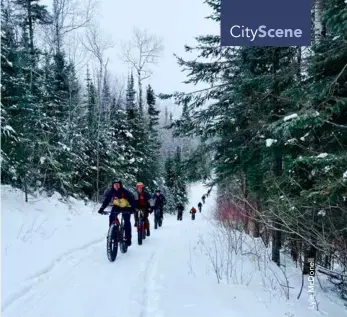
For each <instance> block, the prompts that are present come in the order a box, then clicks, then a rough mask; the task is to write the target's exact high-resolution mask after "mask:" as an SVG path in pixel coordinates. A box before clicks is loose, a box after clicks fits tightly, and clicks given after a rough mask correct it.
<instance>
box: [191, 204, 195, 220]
mask: <svg viewBox="0 0 347 317" xmlns="http://www.w3.org/2000/svg"><path fill="white" fill-rule="evenodd" d="M190 213H191V214H192V219H195V214H196V209H195V207H193V208H192V209H190Z"/></svg>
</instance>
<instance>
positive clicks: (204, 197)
mask: <svg viewBox="0 0 347 317" xmlns="http://www.w3.org/2000/svg"><path fill="white" fill-rule="evenodd" d="M205 199H206V196H205V195H203V196H202V197H201V200H202V202H203V203H205Z"/></svg>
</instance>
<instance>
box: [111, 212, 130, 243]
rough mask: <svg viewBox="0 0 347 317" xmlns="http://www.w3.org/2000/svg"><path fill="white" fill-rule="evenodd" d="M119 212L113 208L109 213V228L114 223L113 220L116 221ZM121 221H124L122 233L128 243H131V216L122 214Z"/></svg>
mask: <svg viewBox="0 0 347 317" xmlns="http://www.w3.org/2000/svg"><path fill="white" fill-rule="evenodd" d="M120 213H121V212H120V211H119V209H118V208H117V209H116V208H115V207H113V208H112V210H111V213H110V217H109V226H111V224H112V223H113V222H114V221H115V219H116V218H117V220H118V221H119V219H118V215H119V214H120ZM123 219H124V233H125V238H126V239H127V240H129V241H131V214H129V213H124V214H123Z"/></svg>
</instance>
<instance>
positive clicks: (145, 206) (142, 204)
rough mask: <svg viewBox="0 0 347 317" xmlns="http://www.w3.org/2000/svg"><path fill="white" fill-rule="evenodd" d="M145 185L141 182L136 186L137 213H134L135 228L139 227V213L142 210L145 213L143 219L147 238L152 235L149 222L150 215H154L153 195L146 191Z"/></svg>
mask: <svg viewBox="0 0 347 317" xmlns="http://www.w3.org/2000/svg"><path fill="white" fill-rule="evenodd" d="M144 188H145V185H144V184H143V183H141V182H139V183H137V184H136V189H137V191H136V194H135V209H136V210H135V213H134V218H135V227H137V223H138V220H139V212H140V210H142V212H143V219H144V222H145V229H146V233H147V236H149V235H150V230H149V220H148V213H149V212H150V213H152V210H151V205H150V200H151V195H150V194H149V193H148V192H147V191H145V190H144Z"/></svg>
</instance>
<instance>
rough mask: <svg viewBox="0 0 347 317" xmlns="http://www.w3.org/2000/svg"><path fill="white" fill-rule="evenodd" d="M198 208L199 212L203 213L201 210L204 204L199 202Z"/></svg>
mask: <svg viewBox="0 0 347 317" xmlns="http://www.w3.org/2000/svg"><path fill="white" fill-rule="evenodd" d="M198 208H199V211H200V212H201V208H202V203H201V201H199V203H198Z"/></svg>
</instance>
